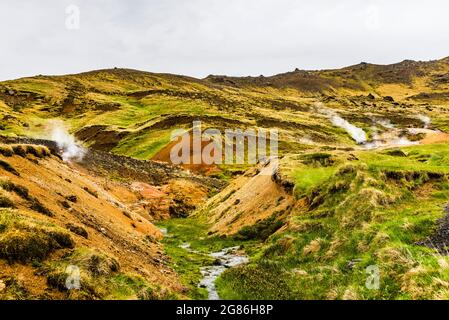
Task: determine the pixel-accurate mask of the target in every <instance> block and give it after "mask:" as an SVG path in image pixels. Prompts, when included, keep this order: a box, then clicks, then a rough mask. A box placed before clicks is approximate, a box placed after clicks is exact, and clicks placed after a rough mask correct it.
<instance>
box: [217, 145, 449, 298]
mask: <svg viewBox="0 0 449 320" xmlns="http://www.w3.org/2000/svg"><path fill="white" fill-rule="evenodd" d="M403 150H404V151H406V152H407V153H408V155H409V156H408V157H395V156H388V155H384V154H380V153H379V152H372V151H368V152H359V153H357V156H358V157H359V159H360V160H358V161H351V162H349V161H345V160H344V158H339V155H335V158H336V159H337V161H336V162H335V164H334V165H333V166H331V167H325V168H322V167H319V166H317V165H315V166H312V167H310V168H309V171H308V172H307V171H306V170H305V169H300V170H298V171H295V173H294V176H295V178H296V181H297V182H296V185H297V187H296V188H295V191H296V193H297V196H299V197H303V196H305V197H306V199H307V203H308V205H307V206H305V207H298V208H296V211H295V213H294V214H293V215H292V216H291V218H290V220H289V222H288V228H287V229H285V230H283V232H278V233H276V234H275V235H273V236H272V237H271V238H270V239H269V240H268V241H267V242H266V243H265V246H264V248H263V249H262V250H260V251H259V253H258V255H257V256H256V258H254V259H253V261H252V263H251V264H250V265H248V266H245V267H241V268H236V269H233V270H228V271H227V272H225V274H224V275H223V276H222V277H221V278H220V279H219V282H218V284H219V288H220V291H219V292H220V294H221V296H222V297H223V298H228V299H251V298H259V299H282V298H289V299H335V298H339V299H356V298H359V299H360V298H362V299H409V298H413V299H429V298H446V299H447V298H449V290H448V283H449V268H448V259H447V257H446V256H442V255H439V254H437V253H436V251H435V250H431V249H429V248H426V247H424V246H420V245H417V244H416V243H417V242H418V241H422V240H424V239H426V237H428V236H429V235H431V234H432V233H433V232H434V229H435V223H436V220H437V219H438V218H440V217H442V216H443V214H444V212H443V205H444V203H445V202H447V201H448V200H449V190H448V187H449V184H448V179H447V173H448V172H449V159H448V155H449V146H448V145H429V146H414V147H409V148H404V149H403ZM423 158H426V159H427V160H426V161H425V162H420V161H418V160H416V159H423ZM323 170H324V171H323ZM310 171H312V172H317V173H318V174H316V175H314V174H311V173H310ZM328 171H334V172H335V174H334V175H332V176H329V175H327V172H328ZM304 172H306V173H307V174H306V176H305V177H306V179H305V180H304V179H303V177H304V175H303V173H304ZM323 172H325V174H323ZM388 172H390V174H389V175H388ZM391 172H394V173H396V174H391ZM401 173H402V174H401ZM412 173H414V176H413V177H412V175H411V174H412ZM429 173H445V174H446V176H441V177H438V178H435V177H433V178H431V177H430V176H429ZM387 175H388V176H387ZM371 265H375V266H377V267H378V268H379V270H380V288H379V289H378V290H370V289H367V287H366V286H365V284H366V281H367V279H368V274H367V271H366V268H367V267H368V266H371ZM279 274H281V275H282V276H281V277H279V276H277V277H274V275H279ZM271 279H277V280H276V281H275V282H272V281H271Z"/></svg>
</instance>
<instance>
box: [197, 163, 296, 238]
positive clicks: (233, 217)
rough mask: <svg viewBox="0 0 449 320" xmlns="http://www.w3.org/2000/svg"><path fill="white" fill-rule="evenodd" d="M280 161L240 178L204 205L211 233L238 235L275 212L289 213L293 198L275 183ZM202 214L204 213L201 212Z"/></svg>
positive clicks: (251, 171) (254, 169)
mask: <svg viewBox="0 0 449 320" xmlns="http://www.w3.org/2000/svg"><path fill="white" fill-rule="evenodd" d="M277 165H278V160H277V159H272V160H271V162H270V163H269V164H268V165H267V166H265V167H264V166H263V165H259V166H258V167H256V168H253V169H250V170H249V171H247V172H246V173H245V175H243V176H241V177H238V178H236V179H235V180H234V181H233V182H232V183H231V184H230V185H229V186H228V187H227V188H226V189H224V190H223V191H222V192H220V193H219V194H217V195H216V196H214V197H213V198H211V199H210V200H209V201H208V202H206V204H205V205H204V208H205V210H206V211H205V212H206V213H207V217H208V222H209V223H212V224H213V226H212V227H211V229H210V231H211V232H214V233H218V234H235V233H236V232H238V231H239V230H240V229H241V228H242V227H244V226H250V225H253V224H255V223H256V222H257V221H259V220H264V219H266V218H268V217H270V216H271V215H273V214H274V213H275V212H283V211H286V209H287V208H288V207H290V206H291V205H292V204H293V203H294V199H293V197H292V196H291V195H289V194H287V193H286V192H285V190H284V189H283V188H282V187H281V186H279V185H278V184H277V183H276V182H274V181H273V180H272V172H273V170H274V169H275V168H276V167H277ZM198 214H201V211H200V212H199V213H198Z"/></svg>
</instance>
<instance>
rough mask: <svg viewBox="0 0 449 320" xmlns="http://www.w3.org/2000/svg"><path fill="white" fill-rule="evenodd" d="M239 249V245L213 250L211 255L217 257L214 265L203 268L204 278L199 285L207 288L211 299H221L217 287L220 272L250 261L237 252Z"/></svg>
mask: <svg viewBox="0 0 449 320" xmlns="http://www.w3.org/2000/svg"><path fill="white" fill-rule="evenodd" d="M238 249H239V247H231V248H225V249H223V250H221V251H218V252H212V253H211V254H209V255H210V256H211V257H213V258H215V262H214V265H212V266H207V267H202V268H201V273H202V275H203V279H202V280H201V282H200V283H199V287H202V288H206V290H207V292H208V295H209V297H208V298H209V300H219V299H220V297H219V296H218V292H217V288H216V287H215V280H217V278H218V277H219V276H220V274H222V273H223V272H224V271H225V270H226V269H228V268H232V267H236V266H238V265H240V264H244V263H247V262H248V261H249V260H248V257H247V256H245V255H241V254H239V253H237V251H238Z"/></svg>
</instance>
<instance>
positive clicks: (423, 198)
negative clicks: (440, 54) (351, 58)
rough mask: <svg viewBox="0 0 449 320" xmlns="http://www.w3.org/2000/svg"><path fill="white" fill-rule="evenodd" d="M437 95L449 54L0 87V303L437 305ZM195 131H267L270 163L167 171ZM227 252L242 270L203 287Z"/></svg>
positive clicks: (448, 117)
mask: <svg viewBox="0 0 449 320" xmlns="http://www.w3.org/2000/svg"><path fill="white" fill-rule="evenodd" d="M448 98H449V59H448V58H445V59H441V60H436V61H428V62H418V61H410V60H405V61H402V62H400V63H396V64H392V65H374V64H369V63H364V62H362V63H360V64H357V65H354V66H350V67H346V68H342V69H337V70H319V71H304V70H298V69H296V70H294V71H291V72H287V73H284V74H279V75H274V76H259V77H229V76H221V75H210V76H208V77H206V78H205V79H195V78H191V77H186V76H178V75H171V74H155V73H150V72H143V71H137V70H129V69H110V70H98V71H91V72H86V73H81V74H76V75H65V76H43V75H39V76H35V77H31V78H23V79H17V80H11V81H5V82H1V83H0V135H1V141H0V187H1V188H0V191H1V194H0V298H4V299H8V298H11V299H32V298H43V299H45V298H49V299H51V298H72V299H105V298H112V299H137V298H141V299H172V298H173V299H177V298H193V299H204V298H207V297H208V294H209V296H211V295H210V294H211V290H212V293H213V294H215V293H217V296H218V295H219V296H220V298H224V299H429V298H441V299H447V298H449V267H448V266H449V261H448V258H447V247H446V246H447V245H446V244H447V243H448V241H449V238H448V237H447V229H448V222H447V221H448V219H447V214H448V204H447V203H448V202H449V184H448V183H449V182H448V181H449V180H448V178H449V147H448V146H449V144H448V142H449V134H448V133H449V99H448ZM198 120H200V121H201V122H202V126H203V129H206V128H216V129H219V130H221V131H222V132H224V130H225V129H236V128H238V129H242V130H246V129H249V128H254V129H261V128H263V129H267V130H270V129H277V130H278V131H279V157H277V158H276V157H270V158H267V159H265V160H264V161H260V162H259V163H257V164H256V165H252V164H248V163H245V164H239V165H233V164H213V165H204V164H200V165H198V166H195V165H184V166H175V165H173V164H172V163H170V157H169V155H170V150H171V147H172V146H173V143H174V142H173V141H171V140H170V137H171V134H172V132H173V130H175V129H186V130H190V129H191V128H192V122H193V121H198ZM55 123H57V124H58V126H59V125H60V126H62V127H63V128H64V129H68V131H69V133H70V134H71V135H73V136H71V135H69V134H67V135H68V137H65V139H66V140H67V139H69V141H68V142H67V141H65V143H69V144H70V143H72V142H73V143H75V142H76V143H78V145H77V146H76V148H80V149H79V150H83V151H82V155H81V156H79V159H78V158H76V157H75V158H71V159H69V160H67V159H66V156H65V155H64V151H65V152H68V151H67V150H62V149H63V148H61V147H60V145H59V144H58V143H56V142H54V141H50V140H55V136H54V130H53V129H54V126H55ZM70 139H73V141H72V140H70ZM75 139H76V140H75ZM202 147H204V145H202ZM76 148H75V151H79V150H78V149H76ZM69 151H73V150H71V149H70V148H69ZM80 152H81V151H80ZM191 156H192V155H191ZM229 248H233V249H232V250H233V251H232V252H233V254H235V255H236V257H239V256H243V255H245V257H246V256H247V257H248V259H249V262H248V263H244V264H242V265H239V266H235V265H232V267H230V268H224V267H223V270H222V272H223V273H220V274H219V276H217V277H218V279H217V281H216V282H215V284H214V283H212V284H210V283H207V284H204V283H203V282H202V280H204V278H205V277H206V278H207V274H204V272H205V271H204V270H205V269H204V268H205V267H210V266H221V265H222V264H225V263H224V262H223V261H222V260H220V258H217V257H221V259H223V255H225V256H226V254H228V253H227V251H221V250H227V249H229ZM223 252H224V253H223ZM233 258H235V256H234V257H233ZM71 265H76V266H79V268H80V270H81V271H80V272H81V284H82V289H81V290H75V291H73V290H67V288H66V287H65V282H64V281H65V279H66V276H67V275H66V269H67V267H69V266H71ZM371 266H375V267H376V268H377V270H380V280H379V287H378V288H376V289H372V288H368V287H367V286H366V278H367V273H366V270H367V268H369V267H371ZM227 267H229V266H227ZM224 269H226V270H224Z"/></svg>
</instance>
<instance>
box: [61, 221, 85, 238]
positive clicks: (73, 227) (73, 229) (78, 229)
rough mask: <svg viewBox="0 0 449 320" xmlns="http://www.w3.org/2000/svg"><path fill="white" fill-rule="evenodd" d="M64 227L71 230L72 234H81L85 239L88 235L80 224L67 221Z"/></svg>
mask: <svg viewBox="0 0 449 320" xmlns="http://www.w3.org/2000/svg"><path fill="white" fill-rule="evenodd" d="M66 228H67V229H68V230H70V231H71V232H73V233H74V234H77V235H79V236H81V237H83V238H85V239H87V238H88V237H89V234H88V232H87V231H86V229H84V228H83V227H81V226H77V225H74V224H72V223H68V224H66Z"/></svg>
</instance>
